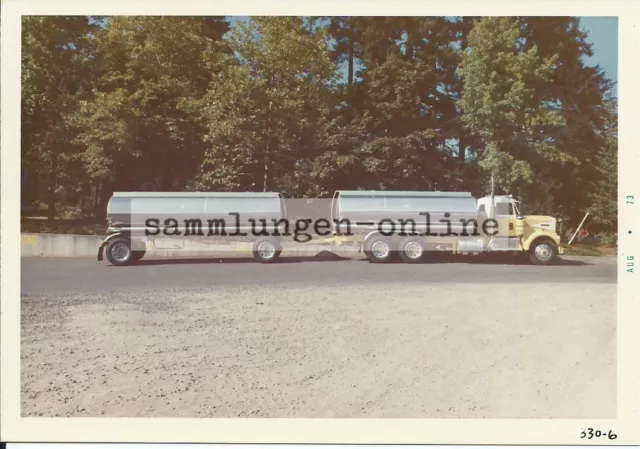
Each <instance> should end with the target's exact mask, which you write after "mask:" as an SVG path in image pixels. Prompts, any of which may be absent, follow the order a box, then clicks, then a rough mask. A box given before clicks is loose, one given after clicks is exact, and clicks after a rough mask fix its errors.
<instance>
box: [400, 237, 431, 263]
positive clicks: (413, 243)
mask: <svg viewBox="0 0 640 449" xmlns="http://www.w3.org/2000/svg"><path fill="white" fill-rule="evenodd" d="M425 250H426V247H425V244H424V238H422V237H408V238H406V239H404V240H403V241H402V243H400V258H401V259H402V260H403V261H404V262H406V263H420V262H422V260H424V255H425Z"/></svg>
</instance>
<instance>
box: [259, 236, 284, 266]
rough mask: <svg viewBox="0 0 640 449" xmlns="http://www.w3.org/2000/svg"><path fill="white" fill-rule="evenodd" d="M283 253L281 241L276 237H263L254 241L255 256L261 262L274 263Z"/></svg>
mask: <svg viewBox="0 0 640 449" xmlns="http://www.w3.org/2000/svg"><path fill="white" fill-rule="evenodd" d="M280 254H282V246H281V245H280V242H279V241H278V240H276V239H274V238H269V237H266V238H262V239H258V240H256V241H255V242H254V243H253V257H254V258H255V259H256V260H257V261H258V262H261V263H272V262H274V261H275V260H276V259H277V258H278V257H280Z"/></svg>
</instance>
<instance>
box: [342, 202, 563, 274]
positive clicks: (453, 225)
mask: <svg viewBox="0 0 640 449" xmlns="http://www.w3.org/2000/svg"><path fill="white" fill-rule="evenodd" d="M331 209H332V210H331V216H332V223H335V224H334V235H336V236H340V235H343V233H344V231H343V230H344V228H345V225H347V224H348V225H349V226H350V229H349V233H350V234H351V235H350V237H349V238H348V240H349V241H351V242H352V243H356V244H358V245H359V246H360V248H361V251H363V252H364V253H365V255H366V257H367V258H368V259H369V261H370V262H373V263H384V262H389V261H391V260H393V259H394V258H396V257H398V256H399V258H400V259H401V260H402V261H404V262H406V263H417V262H420V261H423V260H424V259H425V257H428V256H429V254H430V252H435V251H450V252H452V253H464V254H479V253H502V254H505V253H520V254H524V255H526V256H527V257H528V258H529V260H530V261H531V262H532V263H534V264H536V265H549V264H551V263H553V261H554V260H555V259H556V258H557V256H558V255H559V254H562V253H563V248H562V246H561V242H560V236H559V235H558V232H557V230H556V227H557V220H556V219H555V218H553V217H550V216H543V215H523V214H522V213H521V212H520V210H519V202H518V201H517V200H515V199H514V198H513V197H512V196H511V195H490V196H486V197H483V198H479V199H478V200H476V199H475V198H474V197H473V196H472V195H471V193H469V192H419V191H415V192H411V191H361V190H345V191H337V192H335V194H334V196H333V201H332V206H331Z"/></svg>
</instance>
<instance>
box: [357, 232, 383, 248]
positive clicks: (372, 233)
mask: <svg viewBox="0 0 640 449" xmlns="http://www.w3.org/2000/svg"><path fill="white" fill-rule="evenodd" d="M376 234H380V231H378V230H375V231H371V232H369V233H368V234H367V235H365V236H364V238H363V239H362V243H361V244H360V249H359V250H358V252H360V253H362V252H364V245H365V243H366V242H367V240H369V238H370V237H372V236H374V235H376Z"/></svg>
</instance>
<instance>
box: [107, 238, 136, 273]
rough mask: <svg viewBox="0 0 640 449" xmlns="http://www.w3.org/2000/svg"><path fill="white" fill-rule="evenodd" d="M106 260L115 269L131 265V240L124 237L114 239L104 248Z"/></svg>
mask: <svg viewBox="0 0 640 449" xmlns="http://www.w3.org/2000/svg"><path fill="white" fill-rule="evenodd" d="M105 256H106V257H107V260H108V261H109V262H110V263H111V265H114V266H116V267H123V266H126V265H131V264H132V263H134V262H135V257H134V251H132V250H131V240H129V239H128V238H126V237H116V238H114V239H113V240H111V241H110V242H109V243H108V244H107V247H106V248H105Z"/></svg>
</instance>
